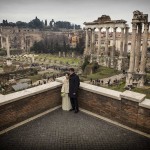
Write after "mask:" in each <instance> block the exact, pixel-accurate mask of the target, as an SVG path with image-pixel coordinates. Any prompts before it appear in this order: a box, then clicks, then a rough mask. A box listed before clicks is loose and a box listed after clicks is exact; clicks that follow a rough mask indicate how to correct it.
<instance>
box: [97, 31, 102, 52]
mask: <svg viewBox="0 0 150 150" xmlns="http://www.w3.org/2000/svg"><path fill="white" fill-rule="evenodd" d="M101 30H102V28H99V32H98V51H97V55H100V50H101Z"/></svg>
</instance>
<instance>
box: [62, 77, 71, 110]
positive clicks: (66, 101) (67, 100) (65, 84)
mask: <svg viewBox="0 0 150 150" xmlns="http://www.w3.org/2000/svg"><path fill="white" fill-rule="evenodd" d="M61 92H63V93H65V95H64V96H63V97H62V109H63V110H67V111H68V110H70V109H71V108H72V106H71V102H70V98H69V95H68V94H69V80H68V79H65V80H64V82H63V85H62V88H61Z"/></svg>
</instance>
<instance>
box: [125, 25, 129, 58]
mask: <svg viewBox="0 0 150 150" xmlns="http://www.w3.org/2000/svg"><path fill="white" fill-rule="evenodd" d="M128 35H129V27H126V28H125V37H124V57H127V54H128Z"/></svg>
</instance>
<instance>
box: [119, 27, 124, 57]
mask: <svg viewBox="0 0 150 150" xmlns="http://www.w3.org/2000/svg"><path fill="white" fill-rule="evenodd" d="M123 38H124V28H121V37H120V56H119V57H123Z"/></svg>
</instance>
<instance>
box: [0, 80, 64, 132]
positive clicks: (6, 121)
mask: <svg viewBox="0 0 150 150" xmlns="http://www.w3.org/2000/svg"><path fill="white" fill-rule="evenodd" d="M60 90H61V83H58V82H51V83H48V84H45V85H41V86H38V87H34V88H30V89H26V90H23V91H20V92H16V93H13V94H8V95H0V131H2V130H4V129H6V128H9V127H11V126H13V125H15V124H17V123H19V122H22V121H24V120H26V119H28V118H31V117H33V116H36V115H37V114H40V113H43V112H44V111H47V110H49V109H51V108H54V107H56V106H59V105H60V104H61V96H60Z"/></svg>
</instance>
